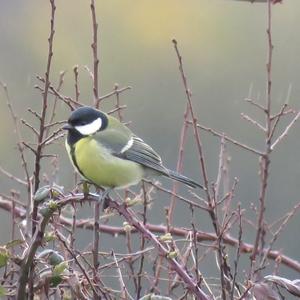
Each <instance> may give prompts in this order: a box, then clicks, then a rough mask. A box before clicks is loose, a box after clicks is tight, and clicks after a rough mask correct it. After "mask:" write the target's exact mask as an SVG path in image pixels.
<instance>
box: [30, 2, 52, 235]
mask: <svg viewBox="0 0 300 300" xmlns="http://www.w3.org/2000/svg"><path fill="white" fill-rule="evenodd" d="M49 1H50V4H51V19H50V35H49V38H48V59H47V66H46V72H45V85H44V89H43V106H42V111H41V113H40V116H41V119H40V126H39V137H38V143H37V148H36V153H35V162H34V172H33V174H34V193H35V192H36V191H37V190H38V188H39V185H40V171H41V158H42V154H43V144H42V141H43V139H44V134H45V130H46V129H45V124H46V113H47V107H48V90H49V86H50V69H51V62H52V57H53V39H54V33H55V30H54V21H55V10H56V6H55V0H49ZM36 219H37V205H35V207H33V212H32V233H34V231H35V226H36Z"/></svg>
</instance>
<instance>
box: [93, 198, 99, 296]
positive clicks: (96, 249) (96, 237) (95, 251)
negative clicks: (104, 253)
mask: <svg viewBox="0 0 300 300" xmlns="http://www.w3.org/2000/svg"><path fill="white" fill-rule="evenodd" d="M94 210H95V215H94V241H93V244H94V245H93V266H94V268H93V277H94V282H97V281H98V276H97V273H98V266H99V258H98V253H99V234H100V231H99V217H100V201H97V202H96V203H95V206H94ZM93 299H95V300H97V299H100V298H99V296H98V295H97V294H95V293H94V297H93Z"/></svg>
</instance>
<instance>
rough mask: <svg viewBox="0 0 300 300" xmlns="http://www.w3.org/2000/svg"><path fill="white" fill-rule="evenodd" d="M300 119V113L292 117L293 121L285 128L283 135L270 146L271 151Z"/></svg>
mask: <svg viewBox="0 0 300 300" xmlns="http://www.w3.org/2000/svg"><path fill="white" fill-rule="evenodd" d="M299 117H300V111H299V112H298V113H297V115H296V116H295V117H294V119H293V120H292V121H291V122H290V124H289V125H288V126H287V127H286V128H285V130H284V131H283V133H282V134H281V135H280V136H279V137H278V138H277V139H276V141H275V142H274V143H273V144H272V146H271V150H274V148H275V147H276V146H277V144H278V143H279V142H280V141H282V139H283V138H284V137H286V136H287V134H288V132H289V130H290V129H291V128H292V126H293V125H294V124H295V123H296V121H297V120H298V119H299Z"/></svg>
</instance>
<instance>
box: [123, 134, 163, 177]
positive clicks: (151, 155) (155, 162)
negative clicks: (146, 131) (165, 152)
mask: <svg viewBox="0 0 300 300" xmlns="http://www.w3.org/2000/svg"><path fill="white" fill-rule="evenodd" d="M124 149H125V148H124ZM118 156H119V157H122V158H125V159H129V160H131V161H134V162H137V163H139V164H141V165H143V166H145V167H148V168H150V169H153V170H155V171H158V172H160V173H162V174H165V175H168V174H169V172H168V169H166V168H165V167H164V166H163V164H162V161H161V158H160V156H159V155H158V154H157V153H156V152H155V151H154V150H153V149H152V148H151V147H150V146H149V145H147V144H146V143H145V142H144V141H143V140H142V139H140V138H138V137H137V136H134V135H133V136H132V145H131V147H128V149H125V151H123V152H121V153H120V154H119V155H118Z"/></svg>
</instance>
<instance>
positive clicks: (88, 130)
mask: <svg viewBox="0 0 300 300" xmlns="http://www.w3.org/2000/svg"><path fill="white" fill-rule="evenodd" d="M101 126H102V120H101V119H100V118H98V119H96V120H94V121H93V122H92V123H90V124H86V125H80V126H75V129H76V130H77V131H78V132H79V133H81V134H82V135H91V134H94V133H96V132H97V131H98V130H99V129H100V128H101Z"/></svg>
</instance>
